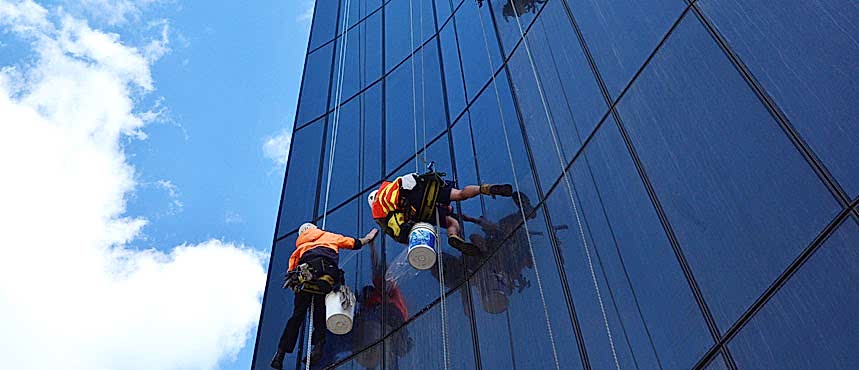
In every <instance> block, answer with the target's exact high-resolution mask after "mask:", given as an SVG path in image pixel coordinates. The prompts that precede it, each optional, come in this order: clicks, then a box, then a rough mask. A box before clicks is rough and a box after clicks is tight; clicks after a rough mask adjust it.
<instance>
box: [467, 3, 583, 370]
mask: <svg viewBox="0 0 859 370" xmlns="http://www.w3.org/2000/svg"><path fill="white" fill-rule="evenodd" d="M500 1H503V0H500ZM486 3H487V6H488V8H489V19H490V21H491V23H492V27H491V29H492V30H494V31H495V41H496V42H497V44H498V48H499V51H500V53H501V59H502V60H501V67H500V68H501V69H503V70H504V73H505V77H506V78H507V84H508V88H509V89H510V95H511V98H512V99H513V106H514V109H515V111H516V120H517V121H518V124H519V133H518V134H519V135H520V136H521V138H522V142H523V144H524V147H525V153H526V155H527V156H528V164H529V167H530V170H531V181H533V182H534V187H535V189H536V191H537V196H538V198H539V199H540V203H543V202H544V201H545V193H544V192H543V189H542V185H541V183H540V179H539V174H538V172H537V168H536V164H535V160H534V155H533V151H532V150H531V144H530V142H529V140H528V134H527V130H526V128H525V119H524V117H523V116H522V108H521V105H520V103H519V97H518V94H517V93H516V89H515V87H514V83H513V77H512V75H511V72H510V67H509V63H510V61H511V60H512V59H513V53H515V52H516V50H517V49H518V47H519V45H520V44H522V43H524V40H525V37H527V36H528V34H529V33H530V32H531V28H532V27H533V26H534V24H536V22H537V19H538V18H539V17H540V15H541V14H542V13H543V10H544V9H546V4H543V6H541V7H540V9H539V10H538V11H537V12H536V14H535V15H534V19H533V20H532V21H531V22H530V23H529V24H528V25H527V26H526V27H525V30H524V32H523V35H522V36H521V37H520V38H519V40H518V41H517V42H516V43H514V45H513V47H512V48H511V50H510V54H509V55H505V50H504V45H503V42H502V39H501V32H500V30H499V28H498V19H497V15H496V14H495V10H494V9H493V7H492V3H493V1H492V0H486ZM487 57H490V58H491V56H489V55H487ZM496 78H497V75H495V74H492V75H490V83H493V81H492V80H493V79H496ZM477 99H478V96H475V101H476V100H477ZM499 108H500V109H502V112H503V107H499ZM469 123H470V121H469ZM513 165H514V166H515V164H513ZM562 165H563V164H562ZM541 208H542V211H541V212H543V217H544V225H543V226H544V227H546V230H549V233H548V234H549V235H550V237H549V244H550V245H551V248H552V255H553V257H554V262H555V268H556V269H557V271H558V276H557V278H558V279H559V280H560V285H561V288H562V291H563V293H564V301H565V303H566V306H567V307H566V308H567V315H568V316H569V318H570V322H571V324H572V329H573V333H574V334H575V336H576V343H577V347H578V350H579V359H580V360H581V362H582V366H583V368H584V369H585V370H590V369H591V367H590V360H589V359H588V356H587V352H586V351H585V350H584V349H585V347H584V337H583V336H582V331H581V326H580V324H579V318H578V313H577V312H576V309H575V305H574V303H573V299H572V293H571V291H570V287H569V284H568V282H567V279H566V272H565V271H564V268H563V266H562V264H561V260H560V253H559V246H558V244H557V240H556V239H555V238H553V237H552V236H551V235H552V234H553V233H552V232H551V229H552V225H551V223H550V220H551V218H550V217H549V213H548V210H547V208H546V207H545V206H543V207H541ZM534 257H535V258H536V255H535V256H534ZM533 263H536V261H533ZM547 278H549V276H547ZM550 321H551V320H550Z"/></svg>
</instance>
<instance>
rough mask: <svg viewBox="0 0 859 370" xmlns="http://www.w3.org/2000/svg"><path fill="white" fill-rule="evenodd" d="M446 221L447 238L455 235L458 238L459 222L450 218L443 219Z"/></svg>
mask: <svg viewBox="0 0 859 370" xmlns="http://www.w3.org/2000/svg"><path fill="white" fill-rule="evenodd" d="M444 219H445V221H447V236H451V235H456V236H460V235H459V234H460V232H461V231H462V229H461V228H460V227H459V221H457V220H456V219H455V218H453V217H451V216H447V217H445V218H444Z"/></svg>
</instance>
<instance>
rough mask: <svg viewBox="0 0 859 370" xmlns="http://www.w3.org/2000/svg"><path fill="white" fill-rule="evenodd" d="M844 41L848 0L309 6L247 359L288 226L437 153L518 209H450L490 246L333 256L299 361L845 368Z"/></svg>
mask: <svg viewBox="0 0 859 370" xmlns="http://www.w3.org/2000/svg"><path fill="white" fill-rule="evenodd" d="M344 20H345V27H344ZM856 35H859V7H857V5H856V4H855V2H852V1H848V0H830V1H808V0H805V1H800V0H783V1H774V0H759V1H741V0H697V1H684V0H639V1H609V0H506V1H499V0H494V1H490V0H484V1H483V2H482V6H478V4H477V2H476V1H471V0H468V1H457V0H389V1H384V2H383V1H381V0H376V1H371V0H340V2H339V3H338V2H337V1H333V0H324V1H323V0H321V1H317V4H316V9H315V14H314V20H313V26H312V30H311V35H310V40H309V44H308V52H307V59H306V62H305V68H304V77H303V81H302V85H301V93H300V98H299V104H298V110H297V113H296V118H295V125H294V132H293V138H292V146H291V149H290V157H289V164H288V166H287V169H286V179H285V182H284V190H283V195H282V199H281V206H280V213H279V217H278V221H277V226H276V231H275V238H274V244H273V248H272V254H271V262H270V266H269V279H268V284H267V288H266V291H265V297H264V301H263V311H262V314H261V319H260V325H259V330H258V334H257V341H256V349H255V356H254V364H253V367H254V368H255V369H266V368H268V363H269V361H270V359H271V356H272V355H273V354H274V352H275V349H276V346H277V342H278V338H279V336H280V333H281V330H282V329H283V326H284V324H285V322H286V320H287V318H288V316H289V314H290V313H291V310H292V307H291V305H292V293H291V292H289V291H286V290H283V289H281V288H280V286H281V282H282V277H283V273H284V271H285V269H286V266H287V263H288V258H289V255H290V254H291V253H292V251H293V250H294V244H295V239H296V234H297V229H298V227H299V226H300V225H301V224H302V223H304V222H307V221H314V222H316V223H317V224H321V223H322V220H323V218H324V219H325V223H326V228H327V229H329V230H331V231H334V232H338V233H342V234H348V235H355V236H358V235H359V234H360V235H363V233H364V232H366V231H367V230H369V229H370V228H372V227H375V223H374V222H373V220H372V217H371V215H370V209H369V208H368V206H367V203H366V197H367V194H368V193H369V192H370V191H372V190H375V189H376V188H378V186H379V183H380V182H381V181H382V180H383V179H391V178H394V177H396V176H398V175H402V174H405V173H409V172H415V171H416V169H417V171H418V172H422V171H423V170H424V169H425V165H426V162H429V161H432V162H434V163H435V167H436V169H437V170H439V171H443V172H446V173H447V174H448V178H450V179H453V180H455V181H456V182H457V184H459V185H460V186H464V185H468V184H479V183H484V182H494V183H498V182H505V183H512V184H514V185H515V187H516V189H517V190H518V191H519V192H521V194H523V195H524V196H526V197H527V198H528V199H529V200H530V203H531V204H530V206H524V205H521V204H519V205H517V204H516V203H515V202H513V201H512V200H511V199H509V198H498V199H492V198H489V197H482V198H480V199H472V200H468V201H464V202H460V203H459V204H457V205H456V206H455V211H456V213H457V214H459V215H462V217H461V220H462V223H463V224H464V228H465V230H464V231H465V236H466V238H467V239H470V240H473V241H475V242H476V243H479V244H481V245H482V246H484V247H485V248H486V249H487V253H486V255H485V256H484V257H482V258H464V257H462V256H461V254H460V253H459V252H458V251H456V250H454V249H452V248H449V247H448V246H447V245H446V243H444V242H442V244H444V245H445V246H444V248H443V250H442V252H443V254H442V257H443V258H442V259H441V262H442V263H441V264H440V265H441V267H442V269H441V271H439V267H440V266H436V268H434V269H432V270H429V271H417V270H414V269H412V268H410V267H408V266H407V265H405V264H404V257H403V256H404V253H403V252H404V250H405V248H404V247H403V246H402V245H399V244H396V243H395V242H393V241H392V240H391V239H389V238H379V239H378V240H377V241H376V243H375V244H374V246H373V247H372V248H371V247H365V248H364V249H362V250H360V251H358V252H354V253H353V252H349V251H344V252H343V254H342V255H341V258H340V260H341V264H342V267H343V269H344V270H345V271H346V282H347V284H348V285H349V286H350V287H351V288H352V290H353V291H355V292H356V293H357V294H358V296H359V306H358V312H357V313H356V318H355V328H354V329H353V331H352V333H350V334H348V335H345V336H337V335H334V334H328V336H327V340H326V344H325V352H326V355H325V357H324V359H323V361H322V363H320V364H318V365H317V366H315V368H338V369H364V368H378V369H493V370H494V369H520V370H521V369H618V370H621V369H690V368H698V369H853V368H856V366H857V364H859V351H857V350H856V348H857V345H859V321H857V320H856V314H857V310H859V120H857V118H856V117H857V116H859V104H857V102H859V72H857V67H856V66H859V42H857V37H856ZM523 36H524V37H523ZM335 137H336V138H335ZM329 167H330V168H329ZM383 239H384V240H383ZM374 259H376V260H377V261H376V262H377V263H375V264H374V263H373V262H374ZM442 277H443V279H442ZM440 281H443V282H444V284H441V283H440ZM442 298H443V299H442ZM306 335H307V334H306V330H305V333H304V334H303V336H306ZM303 342H306V338H304V337H302V343H303ZM299 358H300V356H298V355H296V354H292V355H290V356H287V360H286V366H285V368H288V369H293V368H297V367H298V366H300V363H299V361H298V360H299Z"/></svg>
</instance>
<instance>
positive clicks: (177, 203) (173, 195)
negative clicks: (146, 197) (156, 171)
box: [156, 180, 185, 214]
mask: <svg viewBox="0 0 859 370" xmlns="http://www.w3.org/2000/svg"><path fill="white" fill-rule="evenodd" d="M156 184H158V186H159V187H160V188H162V189H164V191H166V192H167V196H169V197H170V214H176V213H179V212H182V209H183V208H184V207H185V204H183V203H182V201H181V200H180V199H179V187H177V186H176V185H174V184H173V183H172V182H171V181H170V180H158V182H156Z"/></svg>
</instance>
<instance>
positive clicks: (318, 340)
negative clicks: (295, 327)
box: [310, 294, 326, 346]
mask: <svg viewBox="0 0 859 370" xmlns="http://www.w3.org/2000/svg"><path fill="white" fill-rule="evenodd" d="M325 330H326V326H325V296H324V295H321V294H314V295H313V336H312V338H311V340H310V343H311V344H313V345H314V346H321V345H322V344H323V343H325Z"/></svg>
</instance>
